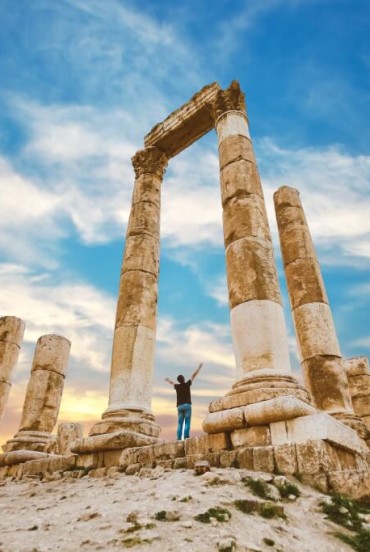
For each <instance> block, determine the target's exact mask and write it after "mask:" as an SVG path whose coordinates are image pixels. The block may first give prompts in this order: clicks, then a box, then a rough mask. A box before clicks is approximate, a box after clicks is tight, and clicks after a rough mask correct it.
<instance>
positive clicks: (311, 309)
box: [274, 186, 358, 429]
mask: <svg viewBox="0 0 370 552" xmlns="http://www.w3.org/2000/svg"><path fill="white" fill-rule="evenodd" d="M274 202H275V209H276V218H277V223H278V228H279V236H280V244H281V251H282V256H283V262H284V268H285V274H286V279H287V285H288V291H289V298H290V304H291V309H292V314H293V320H294V326H295V331H296V335H297V340H298V346H299V351H300V356H301V362H302V369H303V373H304V377H305V382H306V386H307V388H308V389H309V390H310V391H311V393H312V396H313V398H314V401H315V403H316V406H317V407H318V408H319V409H320V410H324V411H326V412H328V413H330V414H332V415H333V416H335V417H336V418H338V419H340V420H341V421H343V422H345V423H348V425H350V426H352V427H356V429H358V427H357V426H358V424H357V421H358V420H357V421H356V417H355V415H354V412H353V409H352V404H351V397H350V394H349V389H348V382H347V377H346V373H345V369H344V365H343V359H342V355H341V352H340V348H339V344H338V339H337V334H336V331H335V327H334V322H333V317H332V313H331V309H330V306H329V301H328V297H327V294H326V290H325V285H324V282H323V279H322V275H321V270H320V266H319V263H318V260H317V256H316V253H315V249H314V246H313V243H312V238H311V234H310V231H309V228H308V225H307V221H306V217H305V214H304V211H303V208H302V204H301V201H300V199H299V192H298V190H295V189H294V188H290V187H289V186H283V187H281V188H279V190H278V191H277V192H275V194H274Z"/></svg>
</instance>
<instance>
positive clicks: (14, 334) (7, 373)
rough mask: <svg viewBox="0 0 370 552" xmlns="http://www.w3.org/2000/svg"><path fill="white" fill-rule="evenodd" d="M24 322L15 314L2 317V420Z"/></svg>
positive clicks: (0, 384) (0, 355)
mask: <svg viewBox="0 0 370 552" xmlns="http://www.w3.org/2000/svg"><path fill="white" fill-rule="evenodd" d="M24 327H25V325H24V322H23V321H22V320H21V319H20V318H16V317H15V316H3V317H2V318H0V422H1V418H2V415H3V413H4V410H5V406H6V403H7V401H8V397H9V392H10V388H11V386H12V372H13V370H14V368H15V366H16V364H17V361H18V356H19V352H20V348H21V345H22V340H23V334H24Z"/></svg>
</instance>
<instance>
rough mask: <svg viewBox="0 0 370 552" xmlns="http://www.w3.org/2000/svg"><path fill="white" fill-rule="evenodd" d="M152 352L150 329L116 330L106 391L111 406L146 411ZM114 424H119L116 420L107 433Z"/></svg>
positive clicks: (131, 328)
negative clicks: (107, 390)
mask: <svg viewBox="0 0 370 552" xmlns="http://www.w3.org/2000/svg"><path fill="white" fill-rule="evenodd" d="M154 322H155V321H154ZM154 352H155V332H154V330H153V329H151V328H147V327H146V326H143V325H141V324H140V325H138V326H122V327H118V328H116V330H115V338H114V342H113V351H112V367H111V376H110V382H111V383H110V389H109V404H110V406H111V407H114V406H115V405H116V407H117V409H119V408H120V407H121V408H124V407H126V408H136V409H142V408H146V409H150V407H151V399H152V371H153V366H154ZM107 423H108V422H107ZM110 424H111V425H112V421H111V422H110ZM117 424H118V425H119V424H120V420H119V419H117V423H116V424H115V426H114V427H113V426H112V428H111V429H108V428H107V431H112V430H113V431H115V430H117V429H119V427H118V425H117ZM100 426H101V424H100ZM99 431H100V430H99Z"/></svg>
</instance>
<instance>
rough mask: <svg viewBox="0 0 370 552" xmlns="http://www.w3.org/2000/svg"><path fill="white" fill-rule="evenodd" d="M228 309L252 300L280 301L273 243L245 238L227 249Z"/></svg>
mask: <svg viewBox="0 0 370 552" xmlns="http://www.w3.org/2000/svg"><path fill="white" fill-rule="evenodd" d="M226 264H227V284H228V290H229V303H230V308H233V307H235V306H237V305H240V304H241V303H244V302H245V301H250V300H252V299H269V300H270V301H275V302H276V303H279V304H281V297H280V290H279V285H278V281H277V273H276V268H275V259H274V252H273V248H272V244H271V243H270V242H269V241H262V240H259V239H257V238H247V237H244V238H242V239H240V240H238V241H236V242H233V243H231V244H230V245H229V246H228V247H227V249H226Z"/></svg>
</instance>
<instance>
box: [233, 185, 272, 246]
mask: <svg viewBox="0 0 370 552" xmlns="http://www.w3.org/2000/svg"><path fill="white" fill-rule="evenodd" d="M223 227H224V238H225V246H226V247H227V246H228V245H230V243H232V242H234V241H236V240H239V239H240V238H244V237H245V236H253V237H255V238H258V239H260V240H263V241H269V240H270V229H269V225H268V220H267V213H266V207H265V202H264V199H263V198H261V197H259V196H257V195H250V196H241V197H234V198H232V199H230V201H228V203H227V204H226V205H225V207H224V210H223Z"/></svg>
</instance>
